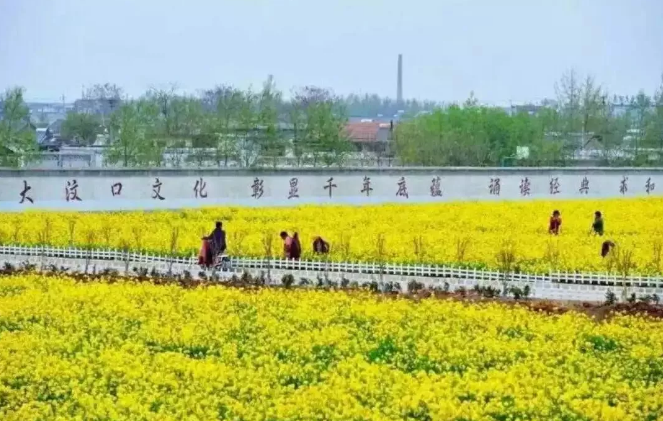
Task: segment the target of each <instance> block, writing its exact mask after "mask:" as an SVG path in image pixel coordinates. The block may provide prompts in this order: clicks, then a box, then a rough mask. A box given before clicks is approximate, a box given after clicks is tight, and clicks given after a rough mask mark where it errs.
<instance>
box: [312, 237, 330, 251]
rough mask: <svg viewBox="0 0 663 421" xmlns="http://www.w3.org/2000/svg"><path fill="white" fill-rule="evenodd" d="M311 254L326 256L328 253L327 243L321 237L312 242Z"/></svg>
mask: <svg viewBox="0 0 663 421" xmlns="http://www.w3.org/2000/svg"><path fill="white" fill-rule="evenodd" d="M313 253H315V254H327V253H329V243H328V242H326V241H325V240H323V239H322V237H315V240H313Z"/></svg>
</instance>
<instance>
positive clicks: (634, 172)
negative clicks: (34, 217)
mask: <svg viewBox="0 0 663 421" xmlns="http://www.w3.org/2000/svg"><path fill="white" fill-rule="evenodd" d="M438 177H439V187H440V192H439V193H440V194H441V195H434V194H433V193H434V192H435V191H436V189H435V185H434V183H436V181H434V180H438ZM365 178H369V179H370V185H369V187H370V188H371V189H372V190H370V191H369V192H366V191H363V192H362V190H363V189H364V187H365ZM330 179H332V180H331V184H333V185H334V187H332V189H331V190H332V191H331V195H330V189H329V188H325V187H327V186H329V184H330V183H329V182H330ZM256 180H257V181H258V183H262V191H260V190H259V189H258V190H254V188H253V187H252V186H254V184H256ZM496 180H499V189H497V188H496ZM583 180H586V183H587V184H586V187H587V189H586V191H584V190H582V189H581V188H582V187H583V185H584V184H583ZM291 182H292V183H293V184H296V185H295V187H296V191H294V189H293V190H292V192H294V193H296V195H297V196H298V197H289V196H290V195H291V194H290V193H291ZM26 183H27V186H28V187H29V190H28V191H27V192H26V194H25V199H24V200H23V203H20V202H21V199H22V196H21V192H22V191H23V190H24V188H25V187H24V186H25V185H26ZM117 183H120V184H121V185H122V188H121V191H119V193H118V191H117V187H116V191H115V193H116V194H115V195H114V194H113V185H117ZM157 183H161V186H160V188H159V187H157ZM196 183H198V186H199V187H200V185H201V183H202V184H203V185H204V186H205V187H204V189H203V191H202V195H201V192H200V190H199V192H198V196H196V190H195V187H196ZM399 183H404V184H403V186H404V190H401V189H400V184H399ZM491 183H492V186H493V188H492V189H491ZM74 186H77V187H75V188H74ZM526 186H527V187H528V188H529V189H528V190H527V189H526V188H525V187H526ZM647 186H649V191H648V187H647ZM521 187H522V188H521ZM74 190H75V192H74ZM157 192H158V193H159V196H161V197H163V200H161V199H159V197H158V196H157ZM661 192H663V171H662V170H659V169H644V170H642V169H575V168H574V169H568V168H564V169H554V168H553V169H545V168H542V169H490V168H481V169H479V168H475V169H469V168H460V169H448V168H444V169H434V168H431V169H390V170H370V169H352V170H333V169H330V170H304V171H301V170H300V171H297V170H273V171H258V172H251V171H246V170H144V171H139V170H77V171H76V170H69V171H67V170H58V171H53V170H51V171H48V170H45V171H40V170H0V210H2V211H10V210H13V211H15V210H25V209H30V208H47V209H79V210H119V209H159V208H182V207H195V206H205V205H245V206H282V205H286V206H287V205H298V204H305V203H332V204H369V203H389V202H394V203H426V202H428V203H430V202H445V201H463V200H531V199H535V198H547V199H550V198H559V199H572V198H609V197H636V196H648V195H649V196H654V195H660V194H661ZM204 195H206V197H202V196H204ZM75 196H77V197H78V198H80V200H76V199H75ZM28 198H30V199H32V201H33V202H32V203H31V202H30V201H29V200H28ZM67 199H69V200H67Z"/></svg>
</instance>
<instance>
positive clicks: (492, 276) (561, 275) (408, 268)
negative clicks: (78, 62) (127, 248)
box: [0, 245, 663, 289]
mask: <svg viewBox="0 0 663 421" xmlns="http://www.w3.org/2000/svg"><path fill="white" fill-rule="evenodd" d="M2 255H8V256H35V257H37V256H42V257H49V258H66V259H90V260H108V261H123V262H126V261H129V262H132V263H135V264H141V263H145V264H148V263H150V264H154V263H167V264H174V265H187V266H190V267H193V266H197V264H198V258H197V256H191V257H175V256H168V255H159V254H141V253H134V252H124V251H122V250H117V249H83V248H71V247H50V246H45V247H42V246H14V245H0V256H2ZM0 260H1V258H0ZM230 260H231V261H230V267H231V268H233V270H234V271H241V270H243V269H246V270H268V269H270V270H277V271H288V270H290V271H298V272H308V273H316V272H317V273H320V274H324V273H347V274H358V275H361V274H365V275H385V276H401V277H416V278H429V279H435V278H453V279H470V280H474V281H485V282H491V283H492V282H499V281H502V280H504V279H505V275H504V274H503V273H501V272H499V271H491V270H477V269H463V268H458V267H451V266H435V265H405V264H390V263H388V264H379V263H350V262H332V261H329V262H325V261H311V260H297V261H293V260H284V259H267V258H262V259H261V258H250V257H248V258H247V257H231V258H230ZM507 278H508V280H509V281H510V282H517V283H533V284H534V283H536V284H540V283H542V282H546V283H548V282H550V283H555V284H577V285H594V286H627V287H640V288H654V289H661V288H663V277H660V276H657V277H645V276H628V277H626V278H624V277H620V276H617V275H614V274H608V273H604V274H599V273H569V272H554V273H548V274H526V273H511V274H509V275H508V276H507Z"/></svg>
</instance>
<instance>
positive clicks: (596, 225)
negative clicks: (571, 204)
mask: <svg viewBox="0 0 663 421" xmlns="http://www.w3.org/2000/svg"><path fill="white" fill-rule="evenodd" d="M590 233H594V234H596V235H603V215H601V212H600V211H596V212H594V222H593V223H592V230H591V231H590Z"/></svg>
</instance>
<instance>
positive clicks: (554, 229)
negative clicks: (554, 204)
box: [548, 210, 562, 235]
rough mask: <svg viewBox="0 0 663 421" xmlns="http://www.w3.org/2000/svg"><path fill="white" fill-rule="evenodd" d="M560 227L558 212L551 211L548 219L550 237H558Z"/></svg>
mask: <svg viewBox="0 0 663 421" xmlns="http://www.w3.org/2000/svg"><path fill="white" fill-rule="evenodd" d="M561 226H562V216H561V214H560V213H559V211H558V210H555V211H553V214H552V216H551V217H550V224H549V225H548V233H550V234H552V235H559V228H560V227H561Z"/></svg>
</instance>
